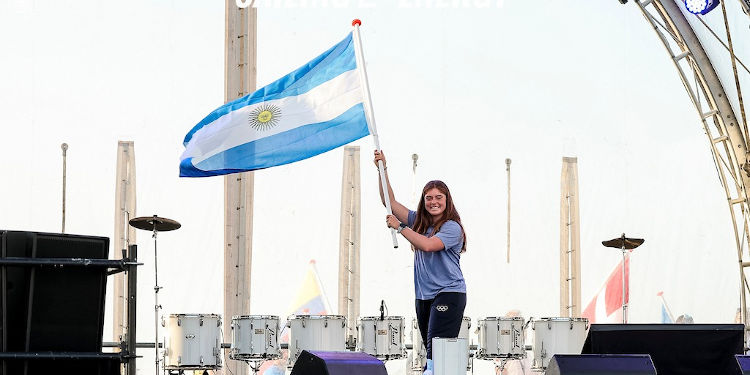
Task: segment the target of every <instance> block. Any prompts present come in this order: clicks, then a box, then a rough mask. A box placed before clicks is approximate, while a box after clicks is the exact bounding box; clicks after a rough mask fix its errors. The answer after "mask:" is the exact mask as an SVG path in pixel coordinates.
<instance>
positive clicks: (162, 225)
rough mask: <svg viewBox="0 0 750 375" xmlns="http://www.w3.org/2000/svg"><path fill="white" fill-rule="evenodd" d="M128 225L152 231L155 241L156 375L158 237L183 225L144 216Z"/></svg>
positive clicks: (157, 341) (156, 342)
mask: <svg viewBox="0 0 750 375" xmlns="http://www.w3.org/2000/svg"><path fill="white" fill-rule="evenodd" d="M128 224H130V226H132V227H133V228H136V229H141V230H147V231H152V232H153V234H152V235H151V237H152V238H153V239H154V351H155V354H156V355H155V361H156V363H155V365H156V374H158V373H159V310H161V305H160V304H159V289H161V288H162V287H160V286H159V272H158V268H157V263H158V257H157V253H156V237H157V236H156V235H157V233H158V232H169V231H173V230H176V229H180V227H181V226H182V225H180V223H178V222H177V221H175V220H172V219H167V218H163V217H158V216H156V215H153V216H142V217H136V218H133V219H130V221H128Z"/></svg>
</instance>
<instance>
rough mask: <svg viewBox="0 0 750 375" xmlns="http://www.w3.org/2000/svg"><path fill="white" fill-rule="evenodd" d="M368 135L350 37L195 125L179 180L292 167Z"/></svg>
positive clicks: (185, 144) (215, 111)
mask: <svg viewBox="0 0 750 375" xmlns="http://www.w3.org/2000/svg"><path fill="white" fill-rule="evenodd" d="M368 134H370V132H369V130H368V127H367V121H366V116H365V111H364V105H363V92H362V85H361V81H360V76H359V71H358V70H357V63H356V58H355V51H354V41H353V39H352V33H349V35H348V36H347V37H346V38H344V40H342V41H341V42H339V43H338V44H336V45H335V46H333V47H332V48H331V49H329V50H328V51H326V52H324V53H323V54H321V55H320V56H318V57H316V58H314V59H313V60H311V61H310V62H308V63H307V64H305V65H304V66H302V67H301V68H299V69H297V70H295V71H293V72H291V73H289V74H287V75H286V76H284V77H282V78H280V79H279V80H277V81H276V82H273V83H271V84H269V85H268V86H266V87H263V88H262V89H260V90H258V91H256V92H254V93H252V94H249V95H246V96H244V97H242V98H239V99H237V100H234V101H231V102H229V103H226V104H224V105H223V106H221V107H219V108H218V109H216V110H214V111H213V112H211V114H209V115H208V116H206V118H204V119H203V120H201V122H199V123H198V124H197V125H196V126H195V127H193V129H191V130H190V132H188V133H187V135H186V136H185V140H184V142H183V144H184V146H185V152H183V154H182V156H181V157H180V177H205V176H216V175H223V174H230V173H236V172H245V171H253V170H256V169H263V168H269V167H274V166H277V165H283V164H288V163H293V162H295V161H299V160H302V159H307V158H309V157H312V156H315V155H318V154H321V153H323V152H326V151H328V150H331V149H334V148H336V147H339V146H342V145H345V144H347V143H349V142H352V141H354V140H356V139H359V138H362V137H364V136H366V135H368Z"/></svg>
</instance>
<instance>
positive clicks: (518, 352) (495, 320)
mask: <svg viewBox="0 0 750 375" xmlns="http://www.w3.org/2000/svg"><path fill="white" fill-rule="evenodd" d="M477 325H478V327H479V348H480V349H479V350H478V351H477V355H476V357H477V358H479V359H503V358H505V359H521V358H525V357H526V350H525V346H524V345H525V341H526V340H525V327H526V323H525V322H524V319H523V318H521V317H511V318H506V317H488V318H485V319H480V320H479V321H478V324H477ZM493 336H494V337H493Z"/></svg>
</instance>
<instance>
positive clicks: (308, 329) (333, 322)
mask: <svg viewBox="0 0 750 375" xmlns="http://www.w3.org/2000/svg"><path fill="white" fill-rule="evenodd" d="M286 326H287V327H289V328H290V333H289V360H288V361H287V367H288V368H292V367H294V362H295V361H296V360H297V357H299V355H300V353H302V351H303V350H327V351H344V350H346V317H344V316H342V315H292V316H290V317H289V319H288V321H287V323H286Z"/></svg>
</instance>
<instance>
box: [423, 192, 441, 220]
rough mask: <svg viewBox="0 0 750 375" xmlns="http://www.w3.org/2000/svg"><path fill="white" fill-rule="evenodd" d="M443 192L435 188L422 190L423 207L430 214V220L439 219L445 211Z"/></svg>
mask: <svg viewBox="0 0 750 375" xmlns="http://www.w3.org/2000/svg"><path fill="white" fill-rule="evenodd" d="M445 199H446V198H445V194H444V193H443V192H441V191H440V190H438V189H437V188H432V189H429V190H427V191H426V192H424V208H425V209H426V210H427V212H428V213H429V214H430V215H431V216H432V222H433V223H434V222H436V221H437V220H439V219H440V218H441V217H442V216H443V213H444V212H445Z"/></svg>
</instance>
